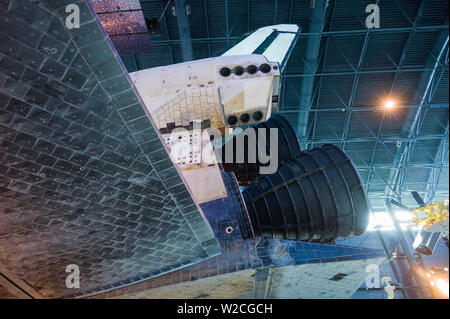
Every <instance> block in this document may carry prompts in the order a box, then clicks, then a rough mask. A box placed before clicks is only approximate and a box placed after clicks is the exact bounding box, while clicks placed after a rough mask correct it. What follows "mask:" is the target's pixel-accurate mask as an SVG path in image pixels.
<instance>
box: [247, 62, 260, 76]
mask: <svg viewBox="0 0 450 319" xmlns="http://www.w3.org/2000/svg"><path fill="white" fill-rule="evenodd" d="M256 72H258V68H257V67H256V65H253V64H252V65H249V66H248V67H247V73H248V74H255V73H256Z"/></svg>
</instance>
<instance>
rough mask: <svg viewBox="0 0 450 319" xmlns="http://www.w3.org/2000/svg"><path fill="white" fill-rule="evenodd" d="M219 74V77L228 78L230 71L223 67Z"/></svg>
mask: <svg viewBox="0 0 450 319" xmlns="http://www.w3.org/2000/svg"><path fill="white" fill-rule="evenodd" d="M219 73H220V75H221V76H223V77H227V76H229V75H230V74H231V69H230V68H227V67H223V68H221V69H220V71H219Z"/></svg>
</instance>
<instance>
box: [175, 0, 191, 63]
mask: <svg viewBox="0 0 450 319" xmlns="http://www.w3.org/2000/svg"><path fill="white" fill-rule="evenodd" d="M174 2H175V15H176V17H177V24H178V34H179V35H180V46H181V53H182V55H183V61H192V60H194V53H193V50H192V38H191V28H190V23H189V17H188V15H187V12H186V5H187V0H175V1H174Z"/></svg>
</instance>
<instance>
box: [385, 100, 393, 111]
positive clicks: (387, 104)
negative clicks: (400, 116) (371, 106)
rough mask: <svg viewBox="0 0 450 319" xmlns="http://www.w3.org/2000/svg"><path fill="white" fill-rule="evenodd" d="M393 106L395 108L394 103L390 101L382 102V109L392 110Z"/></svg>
mask: <svg viewBox="0 0 450 319" xmlns="http://www.w3.org/2000/svg"><path fill="white" fill-rule="evenodd" d="M394 106H395V103H394V101H392V100H387V101H386V102H384V107H385V108H386V109H392V108H394Z"/></svg>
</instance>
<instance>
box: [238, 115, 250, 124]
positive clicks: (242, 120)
mask: <svg viewBox="0 0 450 319" xmlns="http://www.w3.org/2000/svg"><path fill="white" fill-rule="evenodd" d="M239 119H240V120H241V122H242V123H247V122H248V121H250V115H248V114H247V113H244V114H242V115H241V116H240V117H239Z"/></svg>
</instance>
